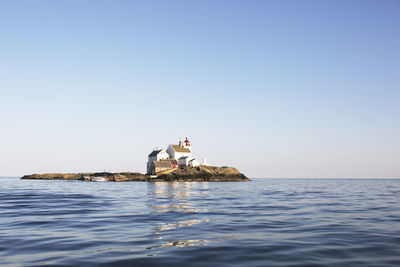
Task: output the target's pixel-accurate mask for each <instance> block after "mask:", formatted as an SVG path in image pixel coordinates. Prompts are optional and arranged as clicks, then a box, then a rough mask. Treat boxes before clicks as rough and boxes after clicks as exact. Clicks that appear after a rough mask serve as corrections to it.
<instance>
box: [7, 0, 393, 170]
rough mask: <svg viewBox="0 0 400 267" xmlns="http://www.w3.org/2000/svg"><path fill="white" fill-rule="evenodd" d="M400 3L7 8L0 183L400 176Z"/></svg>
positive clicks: (39, 4) (35, 4) (11, 4)
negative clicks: (71, 177) (166, 161)
mask: <svg viewBox="0 0 400 267" xmlns="http://www.w3.org/2000/svg"><path fill="white" fill-rule="evenodd" d="M399 14H400V1H385V0H383V1H368V0H367V1H245V0H243V1H232V0H229V1H220V0H213V1H148V0H146V1H14V0H13V1H0V125H1V131H0V175H23V174H30V173H43V172H77V171H99V170H101V171H102V170H104V169H106V170H111V171H141V172H144V171H145V166H146V159H147V155H148V154H149V153H150V152H151V150H152V148H153V147H155V146H163V147H166V146H167V144H168V143H173V142H177V141H178V138H179V137H186V136H188V137H189V138H190V139H191V141H192V144H193V150H194V154H195V156H198V157H199V158H202V157H204V156H205V157H206V158H207V159H208V161H209V162H210V163H212V164H215V165H230V166H236V167H238V168H239V169H240V170H241V171H242V172H244V173H245V174H247V175H248V176H250V177H326V178H329V177H400V15H399Z"/></svg>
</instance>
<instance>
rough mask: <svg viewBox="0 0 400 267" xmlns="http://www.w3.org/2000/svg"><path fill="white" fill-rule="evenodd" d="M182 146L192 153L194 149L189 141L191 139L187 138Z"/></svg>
mask: <svg viewBox="0 0 400 267" xmlns="http://www.w3.org/2000/svg"><path fill="white" fill-rule="evenodd" d="M182 145H183V147H184V148H187V149H189V150H190V151H192V147H191V146H190V141H189V139H188V138H187V137H186V139H185V141H183V143H182Z"/></svg>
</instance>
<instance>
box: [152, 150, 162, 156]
mask: <svg viewBox="0 0 400 267" xmlns="http://www.w3.org/2000/svg"><path fill="white" fill-rule="evenodd" d="M161 151H162V149H159V150H153V151H152V152H151V153H150V154H149V157H154V156H157V155H158V153H160V152H161Z"/></svg>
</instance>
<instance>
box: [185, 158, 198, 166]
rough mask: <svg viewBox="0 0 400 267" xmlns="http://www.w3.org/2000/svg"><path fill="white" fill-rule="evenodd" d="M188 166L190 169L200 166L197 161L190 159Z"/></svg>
mask: <svg viewBox="0 0 400 267" xmlns="http://www.w3.org/2000/svg"><path fill="white" fill-rule="evenodd" d="M188 165H189V166H191V167H197V166H200V162H199V161H198V160H197V159H191V160H189V164H188Z"/></svg>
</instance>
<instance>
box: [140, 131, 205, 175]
mask: <svg viewBox="0 0 400 267" xmlns="http://www.w3.org/2000/svg"><path fill="white" fill-rule="evenodd" d="M163 160H164V161H165V160H169V161H171V164H170V165H171V166H172V167H171V166H169V165H168V166H164V165H163V164H162V163H158V162H159V161H163ZM154 162H156V163H155V164H154ZM159 165H160V166H159ZM161 165H162V166H161ZM200 165H206V166H207V165H208V164H207V161H206V159H203V162H202V163H200V162H199V161H198V160H196V159H195V158H193V156H192V146H191V145H190V141H189V140H188V138H187V137H186V139H185V141H183V142H182V141H179V144H177V145H175V144H169V145H168V148H167V150H166V151H165V150H163V149H159V148H157V149H154V150H153V151H152V152H151V153H150V154H149V156H148V161H147V173H148V174H151V173H156V172H157V171H160V170H161V169H163V168H167V167H168V168H176V167H178V166H179V167H180V166H191V167H197V166H200ZM163 170H164V169H163Z"/></svg>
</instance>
